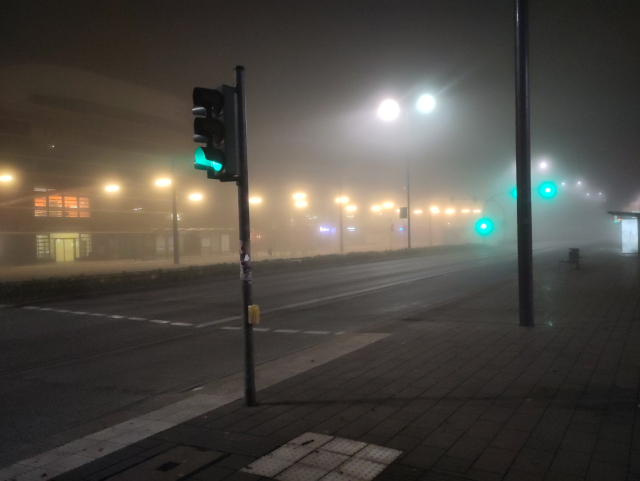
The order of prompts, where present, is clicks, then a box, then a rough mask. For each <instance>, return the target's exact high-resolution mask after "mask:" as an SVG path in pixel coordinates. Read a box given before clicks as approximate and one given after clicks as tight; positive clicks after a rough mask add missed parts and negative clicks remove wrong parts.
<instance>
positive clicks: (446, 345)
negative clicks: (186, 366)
mask: <svg viewBox="0 0 640 481" xmlns="http://www.w3.org/2000/svg"><path fill="white" fill-rule="evenodd" d="M587 254H588V256H589V257H588V264H587V265H586V266H585V267H584V268H583V269H581V270H579V271H575V270H568V269H565V268H564V267H561V268H558V266H557V265H551V266H546V267H545V268H539V269H538V270H537V271H536V272H537V276H536V287H537V291H536V327H535V328H521V327H519V326H518V324H517V322H518V321H517V284H516V282H515V281H506V282H504V283H501V284H499V285H493V286H487V288H486V289H484V290H483V291H481V292H476V293H474V294H473V295H471V296H469V297H466V298H461V299H457V300H456V301H454V302H451V303H448V304H446V305H442V306H439V307H436V308H431V309H426V310H424V311H422V312H416V313H415V314H414V315H412V316H411V317H410V318H405V319H398V320H396V321H394V322H391V323H389V324H387V325H384V326H377V328H376V329H374V330H370V331H368V332H376V333H390V334H391V335H390V336H388V337H385V338H383V339H381V340H378V341H377V342H373V343H371V344H369V345H367V346H365V347H363V348H361V349H358V350H356V351H353V352H351V353H349V354H347V355H344V356H342V357H339V358H337V359H335V360H333V361H330V362H327V363H325V364H322V365H320V366H318V367H316V368H314V369H311V370H308V371H306V372H304V373H302V374H298V375H296V376H294V377H291V378H289V379H287V380H285V381H282V382H279V383H277V384H275V385H272V386H271V387H268V388H266V389H263V390H261V391H259V392H258V400H259V406H257V407H252V408H247V407H244V406H243V402H242V401H241V400H237V401H233V402H231V403H228V404H226V405H224V406H222V407H220V408H218V409H215V410H213V411H210V412H206V413H204V414H201V415H198V416H197V417H193V418H192V419H190V420H187V421H186V422H183V423H182V424H178V425H176V426H175V427H172V428H170V429H167V430H165V431H162V432H159V433H157V434H154V435H152V436H150V437H147V438H145V439H142V440H138V441H136V442H132V444H130V445H129V446H127V447H126V448H124V449H121V450H118V451H115V452H112V453H111V454H108V455H106V456H103V457H100V458H99V459H96V460H95V461H93V462H90V463H88V464H84V465H82V466H80V467H79V468H77V469H75V470H72V471H68V472H66V473H64V474H61V475H59V476H58V477H57V478H55V479H58V480H60V481H63V480H67V481H69V480H87V481H99V480H102V479H109V478H110V479H113V480H156V479H157V480H169V479H172V480H178V479H192V480H194V481H211V480H223V479H224V480H229V481H250V480H254V481H257V480H260V479H262V480H265V479H272V478H270V477H266V476H261V475H259V474H253V473H256V472H262V473H265V472H267V471H269V469H270V470H271V471H269V472H270V473H272V474H271V476H273V478H275V479H281V480H285V481H286V480H294V481H295V480H298V481H303V480H307V479H308V480H316V479H324V480H342V481H346V480H353V481H359V480H364V479H374V478H373V477H375V479H376V480H387V481H392V480H398V481H400V480H402V481H405V480H406V481H410V480H452V481H453V480H465V479H471V480H501V479H505V480H580V479H588V480H625V479H627V480H636V479H638V480H640V417H638V416H637V415H636V411H637V410H638V407H639V404H638V385H639V381H640V349H639V346H640V303H639V301H640V286H639V285H638V278H639V270H638V259H637V258H636V257H623V256H622V255H620V254H618V253H616V252H614V251H607V250H598V251H592V252H587ZM305 433H312V434H308V435H306V436H304V437H302V438H299V436H301V435H305ZM336 438H343V439H344V441H341V440H339V441H336ZM354 441H360V442H361V444H358V443H354ZM96 442H97V441H96ZM287 443H289V444H287ZM331 443H333V444H331ZM283 445H285V446H284V448H283V447H282V446H283ZM338 445H339V446H340V447H339V448H336V447H335V446H338ZM372 445H373V446H372ZM331 446H334V447H331ZM377 446H381V447H384V448H388V449H382V448H378V447H377ZM276 449H278V451H277V452H276V453H275V455H269V453H271V452H272V451H274V450H276ZM265 456H266V457H265ZM263 457H265V458H263ZM300 460H301V461H300ZM297 461H300V462H297ZM294 463H295V464H294ZM336 463H337V464H336ZM341 463H342V464H341ZM389 463H390V465H388V467H387V464H389ZM292 465H293V466H292ZM289 466H291V467H289ZM352 467H355V468H354V469H356V471H353V470H351V471H350V469H351V468H352ZM43 469H46V465H45V466H44V468H43ZM243 469H244V471H243ZM357 469H360V471H357ZM367 469H368V470H369V471H367ZM265 470H266V471H265ZM329 471H331V473H330V474H327V473H329ZM354 473H356V474H354ZM367 473H368V474H367ZM32 474H33V475H34V477H33V478H30V477H29V476H28V475H29V473H28V472H27V473H26V474H23V475H22V477H17V478H16V479H50V478H49V477H48V476H47V475H46V474H45V473H44V472H43V471H37V472H36V471H33V472H32ZM36 474H37V475H38V477H35V475H36ZM371 476H373V477H371Z"/></svg>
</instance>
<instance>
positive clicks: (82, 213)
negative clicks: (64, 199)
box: [79, 210, 91, 217]
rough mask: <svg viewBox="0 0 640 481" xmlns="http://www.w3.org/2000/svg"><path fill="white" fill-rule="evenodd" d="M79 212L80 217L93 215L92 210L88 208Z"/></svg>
mask: <svg viewBox="0 0 640 481" xmlns="http://www.w3.org/2000/svg"><path fill="white" fill-rule="evenodd" d="M79 214H80V217H91V212H89V211H88V210H87V211H82V210H81V211H80V212H79Z"/></svg>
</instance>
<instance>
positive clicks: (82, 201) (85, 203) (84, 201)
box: [78, 197, 89, 209]
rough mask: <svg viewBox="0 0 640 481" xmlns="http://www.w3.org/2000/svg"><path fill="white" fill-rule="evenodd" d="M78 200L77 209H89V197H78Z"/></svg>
mask: <svg viewBox="0 0 640 481" xmlns="http://www.w3.org/2000/svg"><path fill="white" fill-rule="evenodd" d="M78 200H79V205H78V207H80V208H81V209H88V208H89V197H78Z"/></svg>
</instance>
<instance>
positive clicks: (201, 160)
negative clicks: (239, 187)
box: [194, 147, 222, 172]
mask: <svg viewBox="0 0 640 481" xmlns="http://www.w3.org/2000/svg"><path fill="white" fill-rule="evenodd" d="M194 159H195V168H196V169H200V170H208V169H213V170H215V171H216V172H220V171H221V170H222V164H220V163H219V162H214V161H213V160H209V159H207V156H206V155H205V152H204V149H203V148H202V147H198V148H197V149H196V152H195V155H194Z"/></svg>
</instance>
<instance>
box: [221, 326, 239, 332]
mask: <svg viewBox="0 0 640 481" xmlns="http://www.w3.org/2000/svg"><path fill="white" fill-rule="evenodd" d="M220 329H227V330H233V331H237V330H238V329H242V328H241V327H234V326H226V327H221V328H220Z"/></svg>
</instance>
